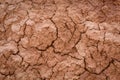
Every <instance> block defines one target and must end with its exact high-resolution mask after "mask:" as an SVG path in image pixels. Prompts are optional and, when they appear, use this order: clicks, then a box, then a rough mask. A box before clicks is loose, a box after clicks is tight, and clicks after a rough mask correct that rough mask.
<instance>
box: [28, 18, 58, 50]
mask: <svg viewBox="0 0 120 80" xmlns="http://www.w3.org/2000/svg"><path fill="white" fill-rule="evenodd" d="M56 34H57V33H56V28H55V25H54V24H53V23H52V22H51V21H50V20H46V21H43V23H38V24H36V25H35V29H34V32H33V36H32V37H31V39H30V46H33V47H37V48H38V49H40V50H45V49H46V48H47V47H49V46H50V45H51V44H52V42H53V41H54V40H55V39H56V37H57V36H56Z"/></svg>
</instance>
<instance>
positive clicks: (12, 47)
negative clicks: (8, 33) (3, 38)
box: [0, 41, 18, 54]
mask: <svg viewBox="0 0 120 80" xmlns="http://www.w3.org/2000/svg"><path fill="white" fill-rule="evenodd" d="M5 51H11V52H13V53H14V54H15V53H17V52H18V48H17V44H16V43H15V42H14V41H10V42H9V43H6V44H4V45H1V46H0V53H2V52H5Z"/></svg>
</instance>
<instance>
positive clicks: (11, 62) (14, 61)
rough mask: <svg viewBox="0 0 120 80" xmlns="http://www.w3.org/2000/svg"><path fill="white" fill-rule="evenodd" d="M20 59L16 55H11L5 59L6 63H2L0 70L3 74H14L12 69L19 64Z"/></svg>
mask: <svg viewBox="0 0 120 80" xmlns="http://www.w3.org/2000/svg"><path fill="white" fill-rule="evenodd" d="M21 61H22V59H21V57H20V56H18V55H11V56H10V58H9V59H8V60H7V61H6V64H2V65H1V68H0V72H1V73H2V74H4V75H11V74H14V71H15V70H16V69H17V68H18V66H20V63H21Z"/></svg>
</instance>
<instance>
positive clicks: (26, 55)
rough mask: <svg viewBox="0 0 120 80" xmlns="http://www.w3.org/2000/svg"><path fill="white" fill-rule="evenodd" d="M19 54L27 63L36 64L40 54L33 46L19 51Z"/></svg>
mask: <svg viewBox="0 0 120 80" xmlns="http://www.w3.org/2000/svg"><path fill="white" fill-rule="evenodd" d="M19 54H20V55H21V56H22V57H23V59H24V61H25V62H27V63H29V64H30V65H34V64H36V63H37V60H38V58H39V56H40V52H39V51H37V50H36V49H34V48H31V49H28V50H23V51H20V53H19Z"/></svg>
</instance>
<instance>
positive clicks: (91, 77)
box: [79, 72, 106, 80]
mask: <svg viewBox="0 0 120 80" xmlns="http://www.w3.org/2000/svg"><path fill="white" fill-rule="evenodd" d="M79 80H106V76H105V75H104V74H100V75H96V74H91V73H89V72H84V73H83V74H82V75H80V77H79Z"/></svg>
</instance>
